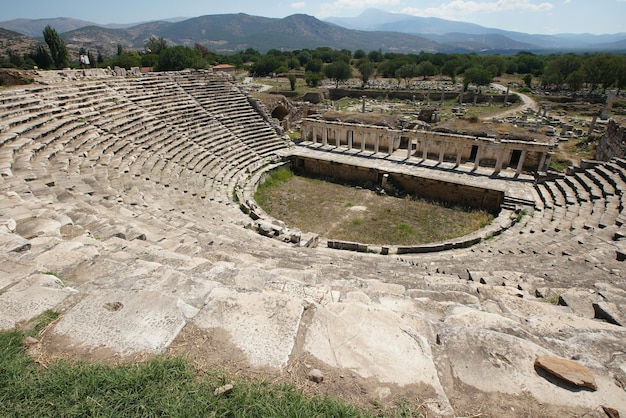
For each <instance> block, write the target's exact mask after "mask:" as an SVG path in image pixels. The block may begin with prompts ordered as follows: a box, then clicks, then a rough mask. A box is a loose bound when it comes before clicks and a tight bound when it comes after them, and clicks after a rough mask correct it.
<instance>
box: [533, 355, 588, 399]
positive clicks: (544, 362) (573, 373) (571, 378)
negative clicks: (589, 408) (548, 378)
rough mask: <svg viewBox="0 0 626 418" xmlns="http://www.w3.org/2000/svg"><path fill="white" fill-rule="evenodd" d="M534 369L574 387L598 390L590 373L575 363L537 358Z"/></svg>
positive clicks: (560, 359)
mask: <svg viewBox="0 0 626 418" xmlns="http://www.w3.org/2000/svg"><path fill="white" fill-rule="evenodd" d="M535 367H539V368H541V369H543V370H545V371H546V372H548V373H549V374H551V375H553V376H556V377H558V378H559V379H561V380H564V381H566V382H568V383H571V384H572V385H574V386H578V387H584V388H588V389H591V390H594V391H595V390H598V386H597V384H596V380H595V378H594V377H593V374H591V371H590V370H589V369H588V368H587V367H585V366H583V365H582V364H580V363H578V362H576V361H573V360H567V359H562V358H558V357H551V356H538V357H537V358H536V359H535Z"/></svg>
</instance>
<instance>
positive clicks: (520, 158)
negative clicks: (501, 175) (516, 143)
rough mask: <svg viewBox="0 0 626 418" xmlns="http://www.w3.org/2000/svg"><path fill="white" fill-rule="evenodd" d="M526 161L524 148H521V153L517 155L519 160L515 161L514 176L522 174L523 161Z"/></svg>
mask: <svg viewBox="0 0 626 418" xmlns="http://www.w3.org/2000/svg"><path fill="white" fill-rule="evenodd" d="M525 161H526V150H522V155H520V157H519V162H518V163H517V169H516V170H515V176H519V175H520V174H522V168H524V162H525Z"/></svg>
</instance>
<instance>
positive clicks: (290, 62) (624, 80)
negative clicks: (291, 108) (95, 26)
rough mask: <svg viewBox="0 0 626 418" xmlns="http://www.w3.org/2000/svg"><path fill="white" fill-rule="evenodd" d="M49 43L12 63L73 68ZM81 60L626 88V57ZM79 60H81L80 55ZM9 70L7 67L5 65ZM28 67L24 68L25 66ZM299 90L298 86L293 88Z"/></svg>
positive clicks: (160, 45)
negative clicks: (512, 77) (516, 78)
mask: <svg viewBox="0 0 626 418" xmlns="http://www.w3.org/2000/svg"><path fill="white" fill-rule="evenodd" d="M43 35H44V40H45V45H44V44H39V45H37V46H36V47H35V48H33V50H32V51H31V52H30V53H29V54H25V55H24V56H23V57H19V56H17V55H16V54H12V53H11V51H8V63H9V64H10V65H13V66H17V67H20V66H22V67H27V66H28V65H29V64H34V65H37V66H38V67H39V68H43V69H46V68H64V67H67V66H68V65H69V64H70V62H69V61H70V60H69V55H68V52H67V48H66V46H65V43H64V42H63V39H62V38H61V37H60V36H59V34H58V33H57V32H56V31H55V30H54V29H52V28H51V27H50V26H47V27H46V28H45V30H44V33H43ZM79 55H84V56H87V57H89V65H90V66H99V67H103V66H110V67H113V66H120V67H125V68H127V69H128V68H131V67H154V68H155V70H157V71H167V70H180V69H183V68H207V67H208V66H210V65H214V64H217V63H226V64H232V65H234V66H236V67H237V68H240V69H244V68H245V69H248V70H249V71H250V72H251V73H252V74H253V75H256V76H270V75H274V74H282V73H289V72H292V73H293V72H297V73H303V74H304V77H305V80H306V82H307V84H308V85H310V86H317V85H318V84H319V83H320V82H321V81H322V80H323V79H331V80H333V81H334V82H335V83H336V85H338V84H339V82H341V81H344V80H347V79H349V78H352V77H358V78H360V80H361V82H362V85H363V86H365V85H367V84H368V83H369V82H370V81H371V80H372V79H373V78H377V77H383V78H388V79H389V78H391V79H396V80H397V81H398V85H401V82H404V85H405V87H409V85H410V82H411V80H413V79H414V78H417V77H423V78H424V79H426V78H427V77H432V76H436V75H442V76H448V77H450V78H451V79H452V80H453V82H456V78H457V77H458V76H462V79H463V84H464V87H465V88H466V89H467V87H468V85H469V84H475V85H486V84H489V83H490V82H491V80H492V79H493V78H494V77H498V76H501V75H503V74H505V73H506V74H518V75H520V77H521V79H522V80H523V81H524V82H525V83H526V85H527V86H528V87H531V85H532V83H533V81H535V84H537V81H538V82H539V84H540V85H541V87H543V88H554V89H562V88H565V87H567V88H569V89H570V90H572V91H580V90H581V89H583V88H584V87H587V88H588V90H590V91H594V90H596V89H598V88H601V89H602V90H606V89H607V88H614V87H616V88H618V89H623V88H624V87H625V86H626V55H624V54H621V55H619V54H609V53H597V54H573V53H572V54H564V55H556V54H555V55H536V54H533V53H530V52H519V53H517V54H514V55H478V54H475V53H469V54H445V53H431V52H421V53H419V54H401V53H394V52H382V51H381V50H376V51H370V52H365V51H364V50H360V49H359V50H356V51H355V52H354V53H352V52H351V51H349V50H346V49H341V50H335V49H332V48H329V47H320V48H316V49H302V50H295V51H279V50H277V49H271V50H269V51H267V53H265V54H261V53H260V52H258V51H256V50H254V49H252V48H248V49H246V50H245V51H239V52H237V53H234V54H228V55H219V54H216V53H213V52H211V51H210V50H208V49H207V48H206V47H204V46H202V45H200V44H195V45H194V47H188V46H180V45H179V46H170V45H168V43H167V42H166V40H165V39H163V38H162V37H152V38H150V39H149V40H148V41H147V42H146V44H145V46H144V49H143V50H142V51H125V50H124V48H123V47H122V46H121V45H118V48H117V54H116V55H115V56H113V57H108V58H105V57H103V56H102V54H101V53H98V54H97V57H94V56H93V54H92V53H91V52H90V51H85V50H83V49H81V50H80V51H79ZM77 58H78V57H77ZM5 64H6V63H5ZM18 64H20V65H18ZM83 65H84V63H83ZM292 85H295V83H292Z"/></svg>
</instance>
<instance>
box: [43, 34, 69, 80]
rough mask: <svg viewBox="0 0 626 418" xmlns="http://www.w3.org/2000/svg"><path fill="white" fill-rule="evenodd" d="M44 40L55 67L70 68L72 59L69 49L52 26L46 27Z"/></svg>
mask: <svg viewBox="0 0 626 418" xmlns="http://www.w3.org/2000/svg"><path fill="white" fill-rule="evenodd" d="M43 39H44V41H46V44H47V45H48V49H49V50H50V57H51V58H52V62H54V65H55V67H56V68H58V69H61V68H65V67H68V66H69V65H70V58H69V55H68V53H67V47H66V46H65V41H64V40H63V39H62V38H61V36H60V35H59V34H58V33H57V31H56V30H54V29H53V28H51V27H50V25H48V26H46V27H45V28H44V30H43Z"/></svg>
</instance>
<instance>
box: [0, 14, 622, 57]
mask: <svg viewBox="0 0 626 418" xmlns="http://www.w3.org/2000/svg"><path fill="white" fill-rule="evenodd" d="M46 25H50V26H52V27H53V28H55V29H56V30H57V32H59V33H60V34H61V36H62V37H63V38H64V39H65V42H66V44H67V45H68V48H70V49H71V50H77V49H78V48H81V47H82V48H85V49H88V50H91V51H100V52H102V53H103V54H105V55H112V54H114V53H115V52H116V50H117V45H118V44H121V45H122V46H123V47H124V48H126V49H138V50H140V49H143V47H144V45H145V43H146V41H147V40H148V39H149V38H150V37H151V36H157V37H159V36H162V37H163V38H164V39H166V40H167V42H168V43H169V44H170V45H189V46H193V45H194V44H195V43H198V44H201V45H204V46H205V47H207V48H209V49H210V50H213V51H215V52H218V53H230V52H236V51H241V50H245V49H247V48H254V49H256V50H258V51H261V52H266V51H268V50H270V49H278V50H295V49H304V48H317V47H321V46H327V47H331V48H333V49H349V50H352V51H354V50H357V49H363V50H365V51H372V50H378V49H380V50H382V51H385V52H387V51H393V52H403V53H418V52H420V51H427V52H444V53H452V52H458V53H467V52H477V53H492V54H493V53H515V52H518V51H521V50H525V51H532V52H537V53H548V52H559V51H560V52H564V51H601V50H602V51H614V52H623V51H626V33H619V34H612V35H590V34H560V35H533V34H527V33H522V32H512V31H505V30H501V29H495V28H485V27H483V26H480V25H476V24H472V23H467V22H456V21H450V20H444V19H438V18H424V17H416V16H411V15H403V14H397V13H387V12H384V11H381V10H375V9H370V10H367V11H365V12H363V13H362V14H361V15H360V16H357V17H353V18H338V17H334V18H328V19H326V20H325V21H321V20H319V19H316V18H315V17H312V16H308V15H303V14H296V15H291V16H287V17H285V18H282V19H277V18H267V17H260V16H251V15H247V14H244V13H239V14H222V15H206V16H199V17H194V18H172V19H167V20H162V21H153V22H144V23H137V24H127V25H117V24H109V25H97V24H94V23H92V22H86V21H82V20H76V19H70V18H55V19H37V20H29V19H15V20H10V21H5V22H0V28H4V29H5V30H3V31H0V45H3V46H5V47H10V46H11V45H10V39H17V37H18V34H21V35H22V36H23V35H25V36H28V37H31V38H35V37H41V34H42V32H43V28H44V27H45V26H46ZM11 31H12V32H11ZM20 39H21V42H22V43H23V42H24V39H23V38H20ZM32 42H35V39H32ZM7 45H8V46H7Z"/></svg>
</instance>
